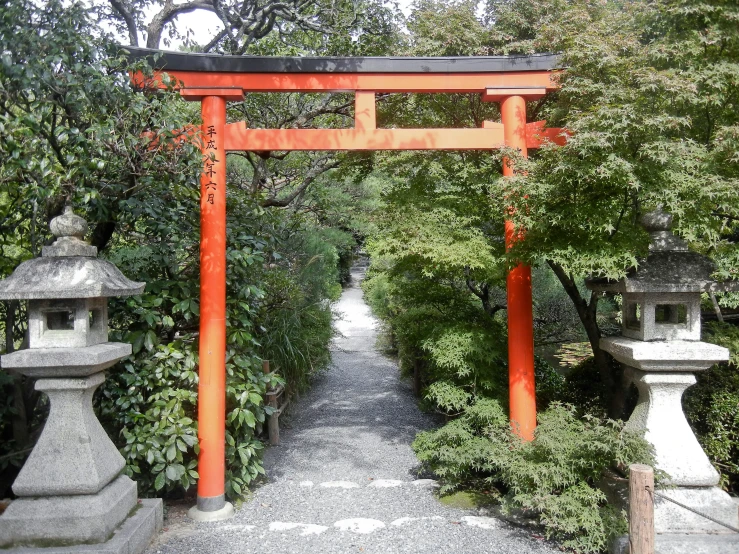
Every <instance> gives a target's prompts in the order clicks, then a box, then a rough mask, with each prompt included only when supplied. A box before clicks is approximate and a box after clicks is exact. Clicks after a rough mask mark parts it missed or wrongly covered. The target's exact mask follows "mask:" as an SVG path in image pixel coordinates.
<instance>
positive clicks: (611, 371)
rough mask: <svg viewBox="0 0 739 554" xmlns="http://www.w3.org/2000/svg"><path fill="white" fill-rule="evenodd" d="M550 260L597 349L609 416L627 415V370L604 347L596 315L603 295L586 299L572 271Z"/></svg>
mask: <svg viewBox="0 0 739 554" xmlns="http://www.w3.org/2000/svg"><path fill="white" fill-rule="evenodd" d="M547 263H548V264H549V267H551V268H552V271H554V274H555V275H556V276H557V279H559V282H560V283H562V287H564V289H565V292H566V293H567V296H569V297H570V300H572V303H573V304H574V305H575V310H576V311H577V315H578V317H579V318H580V321H581V322H582V325H583V327H584V329H585V333H586V334H587V336H588V342H590V348H591V349H592V351H593V358H594V360H595V365H596V367H597V368H598V374H599V375H600V379H601V382H602V383H603V387H604V388H605V390H606V391H607V394H608V397H607V398H606V401H607V404H608V417H611V418H614V419H618V418H621V417H623V415H624V414H623V412H624V407H625V404H626V391H627V388H628V387H627V384H626V383H624V380H623V377H622V373H623V371H622V370H621V369H620V367H619V366H617V365H616V364H614V363H613V362H612V360H611V357H610V355H609V354H608V353H607V352H605V351H604V350H602V349H601V347H600V339H601V332H600V328H599V327H598V321H597V319H596V314H597V309H598V299H599V298H600V295H599V294H596V293H593V292H591V293H590V302H588V301H586V300H585V299H584V298H583V297H582V295H581V294H580V290H579V289H578V288H577V283H575V278H574V277H573V276H572V275H571V274H570V275H568V274H567V273H565V271H564V269H563V268H562V266H560V265H559V264H557V263H555V262H553V261H551V260H547Z"/></svg>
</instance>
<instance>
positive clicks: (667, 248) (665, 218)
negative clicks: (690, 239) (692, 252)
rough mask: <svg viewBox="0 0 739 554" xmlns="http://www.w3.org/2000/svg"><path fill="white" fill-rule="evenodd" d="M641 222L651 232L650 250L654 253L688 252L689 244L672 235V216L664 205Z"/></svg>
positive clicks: (643, 217)
mask: <svg viewBox="0 0 739 554" xmlns="http://www.w3.org/2000/svg"><path fill="white" fill-rule="evenodd" d="M639 222H640V223H641V224H642V227H644V229H646V230H647V231H648V232H649V236H650V237H651V239H652V240H650V241H649V250H650V251H652V252H687V251H688V244H687V243H686V242H685V241H684V240H683V239H681V238H680V237H677V236H675V235H674V234H673V233H672V230H671V229H672V214H670V213H668V212H666V211H664V210H663V209H662V205H659V206H657V209H656V210H654V211H651V212H648V213H646V214H644V215H643V216H641V218H640V219H639Z"/></svg>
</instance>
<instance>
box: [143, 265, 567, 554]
mask: <svg viewBox="0 0 739 554" xmlns="http://www.w3.org/2000/svg"><path fill="white" fill-rule="evenodd" d="M363 275H364V274H363V270H362V269H361V268H355V269H354V271H353V273H352V277H353V286H352V287H350V288H348V289H346V290H345V291H344V293H343V294H342V296H341V300H340V301H339V303H338V305H337V306H336V309H337V311H338V312H340V313H341V314H342V317H341V319H340V320H338V321H337V322H336V327H337V330H338V331H339V333H340V334H341V335H340V337H339V338H337V339H336V340H335V341H334V346H333V350H334V352H333V360H334V364H333V367H332V368H331V370H330V371H328V372H327V373H326V374H325V375H323V376H321V377H320V378H318V379H317V380H316V382H315V383H314V385H313V387H312V388H311V390H310V391H309V393H308V394H306V395H305V396H304V397H302V398H301V399H300V400H299V401H298V402H297V403H296V404H295V405H293V406H291V414H292V417H291V418H290V420H289V422H290V428H287V429H283V430H282V431H281V445H280V446H279V447H274V448H270V449H268V451H267V453H266V455H265V468H266V470H267V475H268V476H269V483H267V484H265V485H263V486H261V487H259V488H258V489H256V490H255V491H254V497H253V499H252V500H250V501H249V502H247V503H245V504H244V505H243V506H241V509H239V510H238V511H237V513H236V516H235V517H234V518H233V519H231V520H228V521H222V522H216V523H194V522H191V521H190V520H186V519H184V518H180V520H179V522H176V521H174V522H173V521H169V522H168V521H165V531H164V533H163V534H162V535H161V536H160V538H159V539H158V540H157V541H156V542H155V543H153V544H152V545H151V547H150V548H149V549H148V550H147V553H148V554H155V553H162V554H164V553H167V554H170V553H172V554H173V553H184V552H202V553H211V552H212V553H216V552H217V553H219V554H226V553H255V554H256V553H258V554H271V553H274V554H278V553H279V554H292V553H303V552H305V553H316V554H332V553H336V554H346V553H351V552H361V553H369V554H373V553H379V552H383V553H401V552H414V553H453V552H456V553H458V554H472V553H515V554H528V553H554V552H557V551H558V550H556V549H555V548H553V547H552V546H551V545H550V544H547V543H546V542H544V541H542V540H541V539H540V538H536V537H535V536H533V535H532V534H531V533H530V532H529V531H526V530H522V529H518V528H516V527H513V526H511V525H509V524H507V523H505V522H503V521H500V520H498V519H495V518H492V517H486V516H484V515H480V514H479V513H477V512H473V511H465V510H460V509H455V508H449V507H446V506H443V505H442V504H440V503H439V502H438V500H437V499H436V498H435V496H434V488H435V486H436V485H435V483H434V482H433V481H431V480H428V479H418V478H417V477H416V473H415V470H416V469H417V467H418V460H417V459H416V457H415V455H414V454H413V451H412V450H411V447H410V444H411V442H412V441H413V438H414V436H415V434H416V433H417V432H418V431H419V430H420V429H426V428H430V427H432V426H433V425H434V422H433V421H432V420H431V419H430V418H429V417H427V416H426V415H424V414H422V413H421V412H420V411H419V410H418V408H417V407H416V400H415V398H414V396H413V394H412V392H411V388H410V384H409V383H406V382H403V381H401V380H400V378H399V373H398V369H397V366H396V364H395V363H393V362H392V361H391V360H389V359H387V358H385V357H383V356H382V355H380V354H379V353H377V352H376V351H375V349H374V344H375V340H376V334H377V321H376V319H375V318H374V317H373V316H372V314H371V313H370V311H369V308H368V307H367V305H366V304H365V303H364V301H363V299H362V291H361V289H360V288H359V281H361V279H362V277H363Z"/></svg>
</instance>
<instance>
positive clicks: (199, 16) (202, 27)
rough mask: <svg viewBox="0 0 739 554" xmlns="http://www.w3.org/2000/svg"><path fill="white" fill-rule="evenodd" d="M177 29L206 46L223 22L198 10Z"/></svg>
mask: <svg viewBox="0 0 739 554" xmlns="http://www.w3.org/2000/svg"><path fill="white" fill-rule="evenodd" d="M100 1H102V0H92V2H93V3H97V2H100ZM396 1H397V2H398V6H399V7H400V9H401V11H402V12H403V13H404V14H405V15H406V17H407V16H409V15H410V13H411V3H412V2H413V0H396ZM155 12H156V10H155V9H152V10H151V12H150V14H148V15H149V16H148V17H147V22H148V21H150V20H151V16H153V14H154V13H155ZM176 22H177V29H178V30H179V31H180V34H182V35H185V34H186V33H188V32H189V33H190V36H191V37H192V39H193V40H194V41H195V42H197V43H198V44H206V43H208V41H210V39H211V38H213V37H214V36H215V35H216V33H218V31H220V30H221V28H222V25H221V21H220V20H219V19H218V17H217V16H216V15H215V14H214V13H212V12H209V11H206V10H198V11H195V12H191V13H186V14H183V15H180V16H179V17H178V18H177V20H176ZM120 38H121V40H123V41H125V42H126V43H127V42H128V37H125V36H124V37H120ZM167 39H168V37H167V31H166V28H165V31H164V33H162V44H161V45H160V46H159V47H160V48H161V49H162V50H177V49H178V47H179V46H180V45H181V44H182V41H179V40H172V41H171V42H170V43H169V44H166V43H165V41H166V40H167ZM139 44H140V45H141V46H145V45H146V40H145V39H144V37H143V35H142V34H141V33H139Z"/></svg>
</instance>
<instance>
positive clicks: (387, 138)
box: [126, 47, 564, 520]
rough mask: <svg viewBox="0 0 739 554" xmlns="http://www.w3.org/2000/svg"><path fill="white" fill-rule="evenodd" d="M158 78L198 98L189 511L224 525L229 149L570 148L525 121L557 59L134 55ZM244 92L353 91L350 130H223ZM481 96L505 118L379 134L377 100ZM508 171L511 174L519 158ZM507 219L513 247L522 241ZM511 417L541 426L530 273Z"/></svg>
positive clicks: (520, 272) (517, 309)
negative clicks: (230, 105) (194, 399)
mask: <svg viewBox="0 0 739 554" xmlns="http://www.w3.org/2000/svg"><path fill="white" fill-rule="evenodd" d="M126 50H128V51H130V57H131V58H147V59H148V60H149V63H150V64H151V65H152V67H154V68H156V70H157V71H158V72H159V73H157V75H158V74H160V73H161V72H164V71H166V72H167V73H168V74H169V75H170V76H172V77H174V78H175V79H177V80H178V81H181V82H182V83H183V87H182V88H181V89H180V94H181V95H182V97H183V98H185V99H186V100H191V101H200V103H201V106H202V116H203V126H202V133H203V134H202V138H203V145H202V150H203V154H204V168H203V173H202V176H201V180H200V190H201V201H200V214H201V215H200V222H201V229H200V237H201V240H200V373H199V375H200V380H199V385H198V437H199V441H200V454H199V459H198V472H199V474H200V479H199V480H198V498H197V506H195V507H194V508H193V510H191V515H193V516H194V517H196V518H197V519H203V520H215V519H223V518H226V517H230V514H231V513H232V512H233V509H232V508H231V506H230V504H228V503H226V501H225V425H226V422H225V414H226V406H225V402H226V392H225V384H226V370H225V358H226V156H225V154H226V152H228V151H239V150H240V151H265V150H280V151H292V150H493V149H497V148H500V147H502V146H508V147H512V148H517V149H518V150H519V152H520V153H521V154H522V155H524V156H526V155H527V151H528V149H529V148H538V147H539V146H541V144H542V143H543V142H544V141H547V140H549V141H552V142H555V143H557V144H561V143H562V142H563V140H564V137H563V136H562V131H561V129H545V128H544V122H543V121H540V122H535V123H528V124H527V123H526V101H528V100H536V99H539V98H542V97H543V96H544V95H545V94H546V93H547V92H549V91H552V90H554V89H556V88H557V85H556V83H555V82H554V80H553V74H554V70H555V69H556V68H557V67H558V65H557V62H558V60H557V56H555V55H552V54H540V55H534V56H494V57H490V56H488V57H455V58H388V57H382V58H335V57H334V58H310V57H305V58H278V57H253V56H218V55H206V54H185V53H176V52H161V51H158V50H148V49H142V48H128V47H127V48H126ZM246 92H303V93H309V92H353V93H354V95H355V116H354V117H355V123H354V127H353V128H352V129H250V128H249V127H248V124H247V123H246V122H240V123H226V102H227V101H240V100H243V97H244V93H246ZM378 92H380V93H391V92H416V93H439V92H443V93H479V94H481V95H482V99H483V100H484V101H487V102H499V103H500V111H501V119H502V121H501V123H495V122H491V121H486V122H484V124H483V126H482V128H480V129H378V128H377V125H376V119H375V94H376V93H378ZM503 175H506V176H511V175H513V167H512V165H511V164H510V163H504V164H503ZM517 234H518V233H515V232H514V228H513V224H512V222H510V221H506V226H505V235H506V245H507V246H510V244H511V243H512V241H514V240H515V236H516V235H517ZM507 297H508V299H507V305H508V310H507V311H508V365H509V384H510V418H511V422H512V424H513V425H514V428H515V429H516V430H517V432H518V433H519V434H520V435H521V436H522V437H523V438H524V439H526V440H530V439H531V438H532V437H533V431H534V428H535V427H536V398H535V390H534V340H533V316H532V300H531V268H530V267H528V266H525V265H523V264H518V266H517V267H515V268H513V269H512V270H510V271H509V273H508V276H507Z"/></svg>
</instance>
